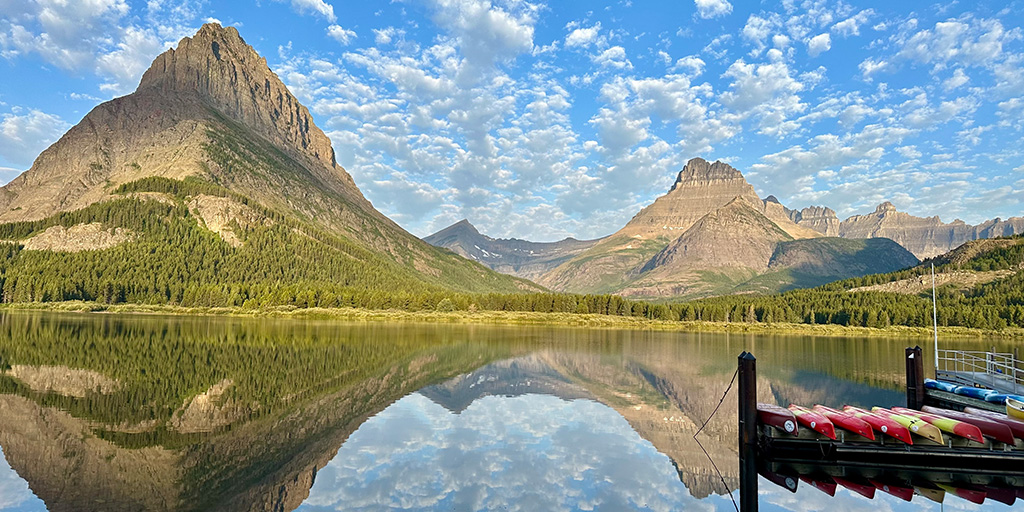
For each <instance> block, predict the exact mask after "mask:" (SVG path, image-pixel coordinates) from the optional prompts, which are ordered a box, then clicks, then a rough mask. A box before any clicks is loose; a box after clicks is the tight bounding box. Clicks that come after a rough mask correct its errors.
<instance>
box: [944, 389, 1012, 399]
mask: <svg viewBox="0 0 1024 512" xmlns="http://www.w3.org/2000/svg"><path fill="white" fill-rule="evenodd" d="M953 392H954V393H956V394H958V395H963V396H967V397H971V398H977V399H979V400H985V399H986V398H988V397H989V396H991V395H994V394H996V390H994V389H981V388H975V387H971V386H957V387H956V389H954V390H953ZM1003 401H1004V402H1005V401H1006V400H1005V399H1004V400H1003Z"/></svg>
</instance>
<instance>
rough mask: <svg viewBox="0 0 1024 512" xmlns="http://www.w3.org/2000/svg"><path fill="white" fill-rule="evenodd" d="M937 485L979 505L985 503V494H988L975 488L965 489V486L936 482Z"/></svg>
mask: <svg viewBox="0 0 1024 512" xmlns="http://www.w3.org/2000/svg"><path fill="white" fill-rule="evenodd" d="M936 485H938V486H939V487H940V488H942V489H943V490H945V491H946V492H948V493H951V494H953V495H955V496H959V497H961V498H963V499H965V500H967V501H969V502H971V503H977V504H978V505H981V504H982V503H985V496H986V493H985V491H978V490H975V489H964V488H963V487H953V486H950V485H943V484H936Z"/></svg>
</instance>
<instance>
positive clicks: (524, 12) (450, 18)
mask: <svg viewBox="0 0 1024 512" xmlns="http://www.w3.org/2000/svg"><path fill="white" fill-rule="evenodd" d="M433 5H434V7H435V16H434V18H435V20H436V21H437V23H438V24H439V25H440V26H441V27H442V28H444V29H445V30H447V31H448V32H450V33H451V34H452V35H453V36H454V37H455V38H456V39H457V40H458V44H459V49H460V50H461V52H462V55H463V56H464V57H465V60H466V62H467V64H468V65H469V67H470V69H471V70H473V71H475V72H480V71H486V70H487V69H488V68H490V67H491V66H493V65H494V64H495V63H498V62H506V61H508V60H510V59H513V58H515V57H516V56H517V55H519V54H521V53H526V52H529V51H530V50H531V49H532V48H533V25H534V23H535V22H536V13H537V9H538V8H537V7H536V6H534V5H532V4H529V3H526V2H520V3H517V4H513V5H512V8H511V9H510V10H505V9H502V8H500V7H496V6H493V5H491V4H490V2H487V1H481V0H433Z"/></svg>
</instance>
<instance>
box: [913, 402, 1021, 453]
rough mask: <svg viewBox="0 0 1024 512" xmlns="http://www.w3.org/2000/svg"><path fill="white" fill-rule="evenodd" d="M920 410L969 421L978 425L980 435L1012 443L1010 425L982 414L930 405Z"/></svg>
mask: <svg viewBox="0 0 1024 512" xmlns="http://www.w3.org/2000/svg"><path fill="white" fill-rule="evenodd" d="M921 410H922V411H924V412H927V413H931V414H938V415H940V416H944V417H946V418H952V419H954V420H959V421H962V422H964V423H969V424H971V425H974V426H975V427H978V430H981V433H982V435H984V436H985V437H990V438H992V439H995V440H996V441H999V442H1001V443H1006V444H1014V440H1013V431H1011V430H1010V427H1008V426H1006V425H1003V424H1002V423H999V422H998V421H993V420H990V419H988V418H986V417H984V416H976V415H974V414H969V413H966V412H960V411H951V410H949V409H940V408H938V407H932V406H930V405H926V406H924V407H922V408H921Z"/></svg>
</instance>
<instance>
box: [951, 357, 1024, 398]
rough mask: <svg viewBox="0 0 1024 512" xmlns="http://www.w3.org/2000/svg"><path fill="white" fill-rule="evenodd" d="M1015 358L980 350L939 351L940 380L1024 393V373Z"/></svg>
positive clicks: (1003, 391) (1006, 391)
mask: <svg viewBox="0 0 1024 512" xmlns="http://www.w3.org/2000/svg"><path fill="white" fill-rule="evenodd" d="M1019 363H1020V362H1019V361H1018V360H1017V358H1016V357H1015V354H1012V353H1006V352H994V351H993V352H985V351H980V350H939V351H938V359H937V360H936V361H935V375H936V378H939V379H942V380H946V381H950V382H956V383H958V384H963V385H968V386H977V385H982V386H985V387H988V388H991V389H995V390H997V391H1000V392H1002V393H1014V394H1020V393H1021V392H1022V391H1024V370H1020V369H1018V366H1019Z"/></svg>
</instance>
